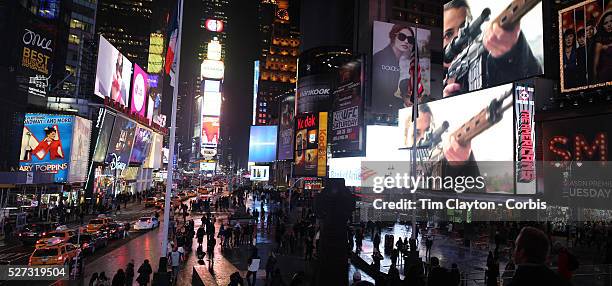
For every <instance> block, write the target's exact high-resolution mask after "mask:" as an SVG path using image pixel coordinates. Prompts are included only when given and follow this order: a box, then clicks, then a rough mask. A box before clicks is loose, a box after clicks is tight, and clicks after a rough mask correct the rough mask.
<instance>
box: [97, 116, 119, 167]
mask: <svg viewBox="0 0 612 286" xmlns="http://www.w3.org/2000/svg"><path fill="white" fill-rule="evenodd" d="M114 123H115V114H114V113H111V112H109V111H108V109H105V110H104V111H103V112H102V118H101V119H100V120H98V122H97V123H96V124H97V126H96V127H97V128H99V129H98V130H99V133H98V140H97V141H96V149H95V150H94V154H93V161H94V162H98V163H100V162H104V160H106V153H107V152H106V150H107V149H108V140H109V139H110V136H111V133H112V132H113V124H114Z"/></svg>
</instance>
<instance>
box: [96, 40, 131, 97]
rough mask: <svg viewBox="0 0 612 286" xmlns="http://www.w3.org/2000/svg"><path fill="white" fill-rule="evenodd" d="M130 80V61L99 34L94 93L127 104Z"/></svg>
mask: <svg viewBox="0 0 612 286" xmlns="http://www.w3.org/2000/svg"><path fill="white" fill-rule="evenodd" d="M131 81H132V62H130V60H128V58H126V57H125V56H124V55H123V54H121V53H120V52H119V51H118V50H117V49H116V48H115V47H113V45H111V44H110V43H109V42H108V41H107V40H106V39H105V38H104V37H102V36H100V46H99V48H98V67H97V68H96V82H95V86H94V94H95V95H97V96H99V97H102V98H105V97H110V98H111V99H112V100H113V101H115V102H118V103H119V104H121V105H123V106H127V104H128V102H129V96H130V83H131Z"/></svg>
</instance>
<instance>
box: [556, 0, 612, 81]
mask: <svg viewBox="0 0 612 286" xmlns="http://www.w3.org/2000/svg"><path fill="white" fill-rule="evenodd" d="M611 3H612V2H610V1H609V0H588V1H583V2H581V3H578V4H576V5H574V6H571V7H568V8H566V9H563V10H561V11H559V58H560V60H561V65H560V66H559V68H560V72H561V91H562V92H569V91H576V90H583V89H588V88H596V87H603V86H610V85H612V53H611V52H609V48H607V47H608V46H610V44H612V4H611Z"/></svg>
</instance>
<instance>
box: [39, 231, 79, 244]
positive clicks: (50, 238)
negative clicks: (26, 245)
mask: <svg viewBox="0 0 612 286" xmlns="http://www.w3.org/2000/svg"><path fill="white" fill-rule="evenodd" d="M73 236H74V231H72V230H69V229H67V228H65V227H58V228H57V229H56V230H54V231H49V232H45V233H43V236H42V238H41V239H39V240H37V241H36V245H35V246H36V248H39V247H45V246H49V245H55V244H59V243H64V242H67V241H68V240H69V239H70V238H71V237H73Z"/></svg>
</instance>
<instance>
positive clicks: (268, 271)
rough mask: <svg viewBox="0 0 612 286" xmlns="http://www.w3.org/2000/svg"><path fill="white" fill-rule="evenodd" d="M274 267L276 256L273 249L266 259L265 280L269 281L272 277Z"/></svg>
mask: <svg viewBox="0 0 612 286" xmlns="http://www.w3.org/2000/svg"><path fill="white" fill-rule="evenodd" d="M275 267H276V256H275V255H274V252H273V251H270V254H269V255H268V261H266V281H269V279H270V278H272V273H273V271H274V268H275Z"/></svg>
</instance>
